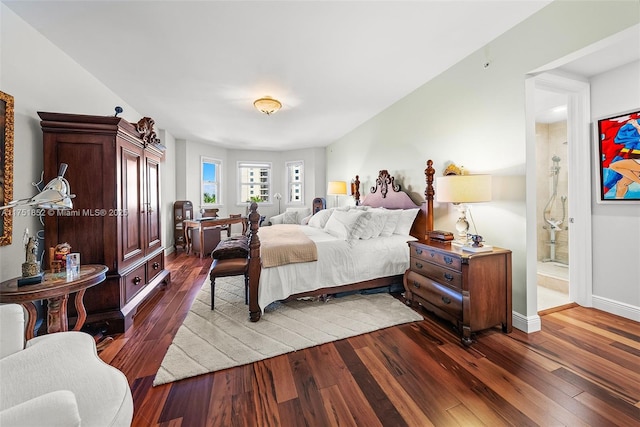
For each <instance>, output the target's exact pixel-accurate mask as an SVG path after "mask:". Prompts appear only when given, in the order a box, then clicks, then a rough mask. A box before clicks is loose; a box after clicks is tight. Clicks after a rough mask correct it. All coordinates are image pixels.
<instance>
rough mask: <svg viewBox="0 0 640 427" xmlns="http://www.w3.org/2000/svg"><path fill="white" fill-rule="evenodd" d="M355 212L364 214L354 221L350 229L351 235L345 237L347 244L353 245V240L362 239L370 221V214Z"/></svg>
mask: <svg viewBox="0 0 640 427" xmlns="http://www.w3.org/2000/svg"><path fill="white" fill-rule="evenodd" d="M356 212H364V213H363V214H362V215H360V216H359V217H358V218H357V219H356V221H355V223H354V224H353V227H351V233H350V234H349V236H348V237H347V240H348V241H349V243H353V242H354V241H355V240H358V239H362V236H363V235H364V234H365V233H366V232H367V231H368V230H369V221H371V212H366V211H360V210H357V211H356ZM352 215H353V213H352Z"/></svg>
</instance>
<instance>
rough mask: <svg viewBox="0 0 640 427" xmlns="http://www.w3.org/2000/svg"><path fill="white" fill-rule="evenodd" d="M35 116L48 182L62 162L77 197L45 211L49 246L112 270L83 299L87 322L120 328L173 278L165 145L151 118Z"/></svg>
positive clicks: (126, 326) (82, 261) (115, 328)
mask: <svg viewBox="0 0 640 427" xmlns="http://www.w3.org/2000/svg"><path fill="white" fill-rule="evenodd" d="M38 115H39V116H40V118H41V119H42V121H41V122H40V124H41V127H42V132H43V147H44V180H45V181H48V180H50V179H52V178H54V177H56V176H57V172H58V167H59V165H60V164H61V163H66V164H68V165H69V167H68V169H67V172H66V174H65V178H66V179H67V180H68V181H69V185H70V187H71V192H72V193H73V194H75V198H74V199H73V209H71V210H70V211H58V212H52V211H51V212H47V213H46V214H45V215H44V218H45V248H49V247H53V246H55V245H56V244H58V243H63V242H66V243H69V244H70V245H71V251H72V252H79V253H80V262H81V263H82V264H104V265H106V266H107V267H108V268H109V271H108V273H107V279H106V280H105V281H104V282H103V283H101V284H99V285H97V286H94V287H92V288H89V289H88V290H87V292H86V294H85V296H84V304H85V307H86V309H87V313H88V317H87V321H86V324H87V325H89V327H91V326H92V325H93V326H96V327H99V328H103V327H105V326H106V328H107V331H108V333H116V332H123V331H125V330H126V329H127V328H128V327H129V326H130V325H131V322H132V320H133V316H134V315H135V313H136V310H137V309H138V307H139V306H140V305H141V304H142V303H143V302H144V301H145V300H147V299H148V298H149V297H150V296H151V295H152V293H153V292H154V290H156V289H157V288H158V287H159V286H160V285H161V284H163V283H164V284H166V285H168V284H169V282H170V274H169V271H168V270H165V269H164V247H163V245H162V241H161V230H162V222H161V206H162V205H161V204H160V163H161V161H162V157H163V150H161V147H162V146H161V145H160V143H159V140H158V139H157V138H156V134H155V131H154V129H153V120H152V119H150V118H148V117H145V118H143V119H141V120H140V121H139V122H138V123H130V122H128V121H126V120H124V119H123V118H120V117H113V116H111V117H110V116H87V115H78V114H61V113H46V112H39V113H38ZM45 265H48V260H46V261H45ZM71 311H73V310H72V308H71V307H70V312H71ZM71 315H72V313H70V316H71Z"/></svg>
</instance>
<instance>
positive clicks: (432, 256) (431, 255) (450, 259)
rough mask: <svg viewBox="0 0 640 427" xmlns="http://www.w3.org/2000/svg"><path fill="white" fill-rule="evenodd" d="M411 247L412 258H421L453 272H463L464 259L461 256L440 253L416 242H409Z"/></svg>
mask: <svg viewBox="0 0 640 427" xmlns="http://www.w3.org/2000/svg"><path fill="white" fill-rule="evenodd" d="M409 247H410V248H411V253H410V255H411V256H412V257H415V258H420V259H422V260H424V261H428V262H432V263H435V264H438V265H441V266H443V267H447V268H450V269H452V270H456V271H461V270H462V259H461V258H460V257H459V256H456V255H454V254H451V253H447V252H440V251H438V250H437V249H434V248H430V247H425V246H424V245H420V244H417V243H414V242H409Z"/></svg>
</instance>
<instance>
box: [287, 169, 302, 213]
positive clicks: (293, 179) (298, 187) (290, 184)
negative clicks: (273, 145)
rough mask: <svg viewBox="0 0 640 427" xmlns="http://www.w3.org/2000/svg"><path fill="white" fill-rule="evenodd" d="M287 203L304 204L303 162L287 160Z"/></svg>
mask: <svg viewBox="0 0 640 427" xmlns="http://www.w3.org/2000/svg"><path fill="white" fill-rule="evenodd" d="M286 169H287V203H289V204H293V205H295V204H298V205H303V204H304V162H303V161H302V160H298V161H295V162H287V163H286Z"/></svg>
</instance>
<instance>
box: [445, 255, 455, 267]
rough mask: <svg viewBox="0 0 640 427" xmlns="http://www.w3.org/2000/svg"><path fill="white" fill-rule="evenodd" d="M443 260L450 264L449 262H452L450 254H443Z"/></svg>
mask: <svg viewBox="0 0 640 427" xmlns="http://www.w3.org/2000/svg"><path fill="white" fill-rule="evenodd" d="M444 262H446V263H447V264H449V265H451V264H453V258H451V257H450V256H445V257H444Z"/></svg>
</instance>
